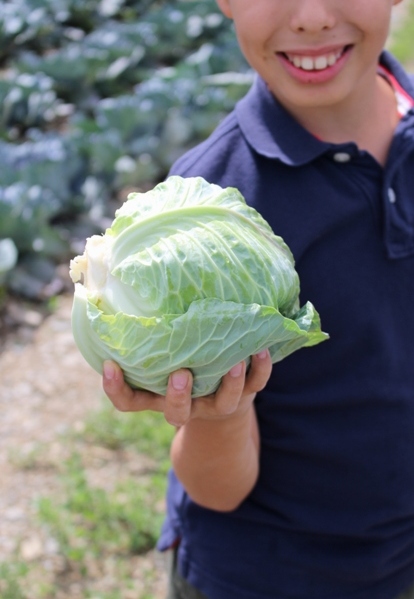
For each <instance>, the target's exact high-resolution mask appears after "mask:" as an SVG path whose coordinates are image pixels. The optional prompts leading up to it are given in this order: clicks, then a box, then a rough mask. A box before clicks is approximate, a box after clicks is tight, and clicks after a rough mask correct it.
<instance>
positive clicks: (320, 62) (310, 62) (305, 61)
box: [285, 49, 345, 71]
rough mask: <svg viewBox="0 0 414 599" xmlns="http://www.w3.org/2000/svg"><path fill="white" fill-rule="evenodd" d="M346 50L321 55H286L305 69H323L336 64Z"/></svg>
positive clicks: (297, 65)
mask: <svg viewBox="0 0 414 599" xmlns="http://www.w3.org/2000/svg"><path fill="white" fill-rule="evenodd" d="M344 52H345V49H342V50H339V51H337V52H329V53H328V54H320V55H319V56H308V55H299V54H285V56H286V58H287V59H288V61H289V62H290V63H291V64H293V65H294V66H295V67H296V68H298V69H302V70H303V71H323V70H324V69H326V68H328V67H332V66H333V65H334V64H336V63H337V61H338V60H339V59H340V58H341V56H342V55H343V53H344Z"/></svg>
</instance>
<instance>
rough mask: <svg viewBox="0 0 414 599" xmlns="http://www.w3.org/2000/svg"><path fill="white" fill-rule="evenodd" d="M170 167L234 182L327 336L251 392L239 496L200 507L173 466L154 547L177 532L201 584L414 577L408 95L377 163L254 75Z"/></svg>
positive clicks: (252, 596)
mask: <svg viewBox="0 0 414 599" xmlns="http://www.w3.org/2000/svg"><path fill="white" fill-rule="evenodd" d="M381 62H382V63H383V65H384V66H385V67H386V69H388V70H389V71H391V72H392V74H393V75H394V77H395V78H396V79H397V81H398V83H399V84H400V85H401V87H402V88H403V89H404V90H406V92H407V93H408V95H410V96H412V97H414V87H413V82H412V80H411V79H410V78H409V77H408V75H407V74H406V73H405V72H404V71H403V69H402V68H401V66H400V65H399V64H398V63H397V62H396V61H395V59H394V58H392V57H391V56H390V55H389V54H387V53H384V54H383V55H382V57H381ZM172 173H173V174H178V175H181V176H203V177H204V178H205V179H207V180H208V181H210V182H212V183H217V184H219V185H222V186H234V187H238V188H239V189H240V191H241V193H242V194H243V195H244V197H245V198H246V201H247V202H248V203H249V204H251V205H252V206H254V207H255V208H256V209H257V210H258V211H259V212H260V213H261V214H262V215H263V216H264V218H266V220H267V221H268V222H269V223H270V225H271V226H272V228H273V230H274V231H275V233H276V234H278V235H281V236H282V237H283V238H284V240H285V241H286V242H287V243H288V245H289V246H290V248H291V250H292V252H293V255H294V257H295V260H296V268H297V271H298V273H299V276H300V280H301V303H304V302H305V301H306V300H310V301H311V302H313V303H314V305H315V307H316V309H317V310H318V311H319V313H320V316H321V320H322V328H323V329H324V330H325V331H327V332H328V333H329V334H330V340H329V341H326V342H325V343H323V344H321V345H318V346H315V347H311V348H304V349H301V350H299V351H298V352H296V353H294V354H293V355H291V356H289V357H287V358H286V359H285V360H283V361H282V362H279V363H277V364H276V365H275V366H274V368H273V373H272V376H271V379H270V381H269V383H268V385H267V387H266V389H265V390H264V391H263V392H261V393H260V394H258V396H257V399H256V410H257V415H258V420H259V426H260V435H261V457H260V462H261V463H260V477H259V480H258V482H257V485H256V487H255V489H254V490H253V492H252V493H251V494H250V496H249V497H248V498H247V499H246V500H245V501H244V502H243V504H242V505H241V506H240V507H239V508H238V509H237V510H235V511H234V512H231V513H227V514H222V513H218V512H215V511H212V510H208V509H205V508H201V507H200V506H198V505H196V504H195V503H194V502H193V501H192V500H191V499H190V498H189V497H188V495H187V494H186V493H185V491H184V490H183V488H182V487H181V485H180V483H179V482H178V481H177V479H176V478H175V476H174V473H171V475H170V481H169V491H168V497H167V504H168V514H167V519H166V521H165V524H164V528H163V532H162V536H161V539H160V542H159V548H161V549H165V548H167V547H168V546H169V545H171V544H172V543H174V542H175V541H176V540H177V539H180V540H181V541H180V548H179V569H180V572H181V573H182V575H183V576H184V577H186V578H187V579H188V580H189V581H190V583H192V584H193V585H194V586H196V587H197V588H198V589H200V590H201V591H203V592H204V593H205V594H206V595H207V597H209V598H210V599H236V598H237V599H393V598H394V597H395V596H396V595H397V594H398V593H399V592H401V591H402V590H403V589H404V588H405V587H407V586H408V585H409V584H411V583H414V111H413V110H412V109H410V110H409V111H408V113H407V114H406V115H405V116H404V117H403V118H402V119H401V121H400V123H399V125H398V128H397V130H396V132H395V137H394V140H393V142H392V146H391V149H390V153H389V158H388V161H387V164H386V166H385V167H384V168H383V167H382V166H380V165H379V164H378V163H377V162H376V161H375V159H374V158H373V157H372V156H371V155H369V154H368V153H367V152H365V151H360V150H359V149H358V147H357V146H356V145H355V144H354V143H352V142H350V143H344V144H340V145H335V144H330V143H324V142H321V141H319V140H317V139H316V138H314V137H313V136H312V135H311V134H310V133H308V132H307V131H306V130H305V129H303V128H302V127H301V126H300V125H299V124H298V123H297V122H296V121H295V120H294V119H293V118H292V117H291V116H289V114H288V113H286V111H285V110H284V109H283V108H282V107H281V106H280V105H279V104H278V103H277V102H276V100H275V99H274V98H273V97H272V95H271V94H270V93H269V91H268V89H267V87H266V85H265V84H264V82H263V81H262V80H261V79H260V78H258V79H257V80H256V82H255V84H254V85H253V87H252V89H251V90H250V92H249V93H248V94H247V96H246V97H245V98H244V99H243V100H241V101H240V102H239V104H238V105H237V107H236V109H235V111H234V112H233V113H232V114H231V115H229V116H228V117H227V118H226V119H225V120H224V121H223V122H222V124H221V125H220V126H219V127H218V129H217V130H216V131H215V132H214V133H213V134H212V136H211V137H210V138H209V139H208V140H207V141H205V142H204V143H203V144H201V145H200V146H198V147H197V148H195V149H193V150H191V151H190V152H189V153H187V154H186V155H185V156H184V157H182V158H181V159H180V160H179V161H178V162H177V163H176V165H175V166H174V168H173V169H172ZM211 442H212V443H214V438H212V440H211Z"/></svg>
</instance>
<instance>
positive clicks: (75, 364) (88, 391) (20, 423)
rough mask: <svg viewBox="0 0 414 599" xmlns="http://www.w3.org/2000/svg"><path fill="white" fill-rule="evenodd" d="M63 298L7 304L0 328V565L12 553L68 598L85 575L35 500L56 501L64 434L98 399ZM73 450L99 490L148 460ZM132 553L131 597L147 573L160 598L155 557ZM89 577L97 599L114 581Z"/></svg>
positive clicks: (79, 425)
mask: <svg viewBox="0 0 414 599" xmlns="http://www.w3.org/2000/svg"><path fill="white" fill-rule="evenodd" d="M71 304H72V296H71V295H69V294H66V295H63V296H60V297H59V298H58V306H57V309H56V310H55V311H53V313H52V314H51V315H49V316H47V317H44V316H43V314H42V313H41V311H40V310H39V311H38V310H37V309H36V308H33V306H32V307H25V306H24V305H23V304H20V305H19V304H15V305H14V306H13V310H12V311H14V312H13V313H14V316H15V317H16V319H17V320H20V326H19V327H17V329H16V328H15V330H14V332H13V333H12V334H10V333H9V334H6V335H4V334H1V342H2V347H1V349H2V352H1V354H0V406H1V418H0V563H1V562H3V561H10V560H13V559H18V560H20V561H23V562H26V563H27V564H29V565H32V566H33V565H35V566H36V568H34V569H35V570H36V571H37V572H38V573H40V574H39V576H40V577H42V576H43V577H44V579H45V581H44V582H45V583H49V584H50V585H51V586H52V587H54V588H55V589H59V592H56V593H55V594H54V595H53V597H54V599H76V598H77V597H83V596H84V594H83V593H84V592H85V591H88V592H90V591H89V589H87V588H86V587H85V585H87V584H88V581H86V580H83V579H82V577H80V576H79V575H77V574H76V572H73V571H71V570H70V568H68V564H67V562H66V561H65V560H64V558H63V556H62V555H61V554H60V552H59V546H58V544H57V542H56V540H55V539H53V538H52V537H50V536H49V534H48V531H47V530H45V529H44V528H42V527H41V526H40V524H39V519H38V518H37V516H36V504H37V501H38V499H39V498H41V497H52V498H53V497H56V499H57V500H58V499H59V494H60V493H62V490H61V489H62V487H61V483H60V481H59V472H60V469H61V466H62V463H63V462H64V461H65V459H66V458H68V457H69V455H70V452H71V451H73V442H68V441H67V440H68V439H69V437H68V435H67V433H71V437H70V438H71V439H72V438H73V432H75V433H76V432H78V433H80V434H79V437H80V438H82V436H81V433H82V429H83V427H84V422H85V418H87V417H88V416H89V417H90V415H91V413H93V411H94V410H97V409H99V408H100V407H101V406H102V401H103V399H105V398H104V396H103V392H102V390H101V381H100V377H99V375H98V374H97V373H95V372H94V371H93V370H92V369H91V368H90V367H89V366H88V365H87V364H86V362H85V361H84V359H83V357H82V356H81V355H80V353H79V350H78V349H77V348H76V346H75V344H74V341H73V337H72V333H71V327H70V313H71ZM16 313H17V316H18V318H17V316H16ZM71 443H72V444H71ZM76 451H78V452H80V453H81V455H82V454H83V455H82V459H83V462H84V465H85V468H86V471H87V474H88V477H89V478H90V480H93V483H94V484H97V485H99V486H101V487H103V488H110V487H111V486H113V485H114V484H116V483H117V481H119V480H120V479H121V478H122V477H125V476H136V477H137V481H138V480H139V475H140V472H145V469H146V466H147V465H148V464H146V463H145V456H139V455H138V454H136V452H133V451H131V452H129V451H126V450H124V451H123V452H120V451H111V450H108V449H105V448H103V447H98V446H91V445H90V444H86V443H79V444H78V445H77V447H76ZM133 559H134V560H135V564H134V578H136V579H137V580H136V584H135V585H134V587H135V591H134V593H135V594H131V597H134V599H137V597H139V594H138V595H137V588H138V589H139V579H140V576H141V575H142V576H143V577H145V580H146V582H145V585H147V586H148V578H149V573H151V574H150V576H151V579H153V581H152V583H151V585H152V589H151V593H152V595H151V597H153V598H154V599H159V598H161V597H163V596H164V594H163V591H164V588H165V574H164V564H163V560H162V558H161V556H160V555H159V554H157V553H156V552H150V553H148V554H146V555H144V556H137V557H134V558H133ZM95 566H96V564H95ZM95 569H96V568H95ZM31 570H32V568H31ZM97 578H100V581H99V585H98V587H96V584H95V583H96V581H95V582H94V587H93V589H94V591H95V590H96V591H97V592H96V597H97V598H99V596H100V594H99V593H102V594H104V593H106V592H108V590H109V588H110V590H112V591H113V588H114V584H116V583H114V580H113V579H112V580H111V576H110V575H109V574H108V572H106V573H103V574H102V575H100V573H99V572H97ZM143 584H144V583H143ZM147 586H146V587H145V589H147ZM105 587H108V588H105ZM88 596H93V597H95V594H93V595H89V594H88ZM121 596H122V597H123V599H124V598H125V599H128V598H129V596H130V595H128V591H127V590H125V594H122V592H121ZM145 596H146V597H147V596H148V595H145ZM27 599H37V597H31V596H29V597H28V598H27Z"/></svg>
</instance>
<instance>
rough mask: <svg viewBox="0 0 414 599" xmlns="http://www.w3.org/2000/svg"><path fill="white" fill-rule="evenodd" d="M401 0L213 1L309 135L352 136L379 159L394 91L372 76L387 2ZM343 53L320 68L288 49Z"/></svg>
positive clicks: (391, 124)
mask: <svg viewBox="0 0 414 599" xmlns="http://www.w3.org/2000/svg"><path fill="white" fill-rule="evenodd" d="M400 1H401V0H364V1H363V2H361V0H347V1H346V2H344V1H343V0H255V2H250V1H249V0H218V4H219V6H220V8H221V10H222V11H223V13H224V14H225V15H226V16H227V17H229V18H232V19H233V20H234V24H235V29H236V33H237V37H238V41H239V44H240V47H241V49H242V51H243V53H244V55H245V57H246V59H247V61H248V62H249V63H250V65H251V66H252V67H253V69H254V70H255V71H257V72H258V73H259V74H260V75H261V76H262V78H263V79H264V80H265V81H266V82H267V83H268V85H269V88H270V90H271V91H272V93H273V94H274V96H275V97H276V98H277V99H278V100H279V102H280V103H281V104H282V105H283V106H284V107H285V108H286V109H287V110H288V111H289V112H290V113H291V114H292V115H293V116H294V117H295V118H296V120H298V121H299V122H300V123H301V124H302V125H303V126H304V127H305V128H306V129H308V130H309V131H310V132H311V133H313V134H314V135H316V136H317V137H319V138H320V139H323V140H325V141H329V142H333V143H342V142H348V141H350V140H352V141H354V142H356V143H357V144H358V146H359V147H360V148H361V149H365V150H367V151H369V152H370V153H371V154H372V155H373V156H374V157H375V158H376V159H377V160H378V161H379V162H380V163H381V164H384V163H385V161H386V156H387V152H388V147H389V144H390V141H391V139H392V136H393V132H394V129H395V126H396V124H397V119H398V116H397V111H396V103H395V98H394V94H393V92H392V90H391V88H390V86H389V85H388V84H387V83H385V81H384V79H383V78H381V77H379V76H378V75H377V64H378V56H379V54H380V52H381V51H382V49H383V47H384V45H385V42H386V39H387V34H388V30H389V25H390V19H391V12H392V7H393V5H395V4H399V2H400ZM335 52H337V53H340V54H341V58H340V60H338V62H337V64H336V65H334V66H333V67H331V68H329V69H324V70H323V71H316V72H315V71H311V72H306V71H304V70H303V69H298V68H294V67H293V65H292V64H291V62H290V61H289V60H287V58H286V55H289V56H290V57H293V56H312V57H314V58H315V57H318V56H323V55H327V54H329V53H335Z"/></svg>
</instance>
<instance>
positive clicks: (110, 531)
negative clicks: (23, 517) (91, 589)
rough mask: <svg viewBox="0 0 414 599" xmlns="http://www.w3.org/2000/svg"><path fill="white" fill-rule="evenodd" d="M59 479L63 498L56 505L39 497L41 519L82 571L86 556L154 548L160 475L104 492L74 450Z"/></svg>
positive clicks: (159, 519)
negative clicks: (91, 479)
mask: <svg viewBox="0 0 414 599" xmlns="http://www.w3.org/2000/svg"><path fill="white" fill-rule="evenodd" d="M62 479H63V484H64V487H65V491H66V499H65V500H64V501H63V502H62V503H60V504H59V503H55V502H54V501H53V500H52V499H51V498H49V497H45V498H42V499H40V501H39V503H38V512H39V517H40V520H41V521H42V523H43V524H46V525H47V527H48V528H49V530H50V532H51V534H52V536H53V537H54V538H55V539H56V540H57V541H58V543H59V545H60V549H61V552H62V554H63V555H64V557H65V559H66V560H67V561H68V562H69V563H70V564H72V565H73V564H77V566H78V567H80V570H81V573H82V575H86V574H87V570H88V568H87V566H86V563H87V561H88V559H96V558H104V557H105V556H109V555H110V554H111V555H135V554H140V553H144V552H146V551H148V550H149V549H152V548H153V547H154V545H155V542H156V539H157V537H158V535H159V531H160V526H161V522H162V518H163V513H162V506H161V504H162V498H163V495H164V492H165V485H166V481H165V475H164V474H161V473H159V472H154V473H153V474H152V476H150V477H149V478H146V479H145V480H135V479H127V480H125V481H121V482H119V483H118V485H117V486H116V487H115V489H114V490H113V491H112V492H111V493H108V492H106V491H105V490H104V489H101V488H98V487H93V486H91V485H90V484H89V482H88V480H87V475H86V472H85V470H84V468H83V466H82V462H81V458H80V456H79V455H78V454H73V455H72V456H71V458H70V459H69V460H68V461H67V462H66V464H65V468H64V471H63V475H62Z"/></svg>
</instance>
